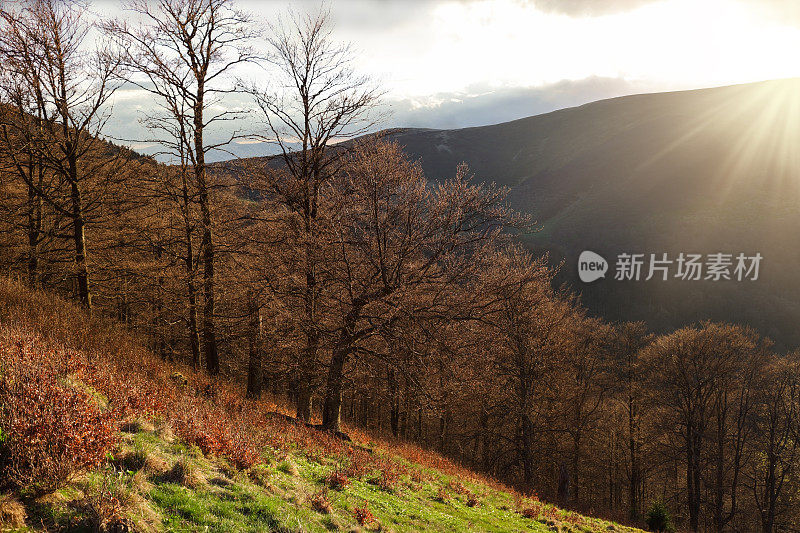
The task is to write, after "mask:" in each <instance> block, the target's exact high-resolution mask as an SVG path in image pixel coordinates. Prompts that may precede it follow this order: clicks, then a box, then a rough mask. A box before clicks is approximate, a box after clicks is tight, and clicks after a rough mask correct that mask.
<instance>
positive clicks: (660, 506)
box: [645, 501, 675, 533]
mask: <svg viewBox="0 0 800 533" xmlns="http://www.w3.org/2000/svg"><path fill="white" fill-rule="evenodd" d="M645 523H646V524H647V528H648V529H649V530H650V531H658V532H659V533H664V532H667V531H674V530H675V528H674V526H673V525H672V515H670V513H669V509H667V506H666V505H664V503H663V502H661V501H655V502H653V503H652V505H650V509H648V511H647V517H646V518H645Z"/></svg>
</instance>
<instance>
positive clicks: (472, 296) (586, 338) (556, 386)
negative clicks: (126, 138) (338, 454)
mask: <svg viewBox="0 0 800 533" xmlns="http://www.w3.org/2000/svg"><path fill="white" fill-rule="evenodd" d="M128 9H130V10H131V11H132V14H135V16H131V18H130V21H125V20H105V21H97V20H95V19H94V18H92V17H91V16H90V14H89V12H88V11H87V6H86V5H84V4H83V3H80V2H74V1H70V2H64V1H58V0H29V1H26V2H23V3H22V4H21V5H16V4H15V5H14V6H9V7H8V8H7V9H4V10H2V11H0V17H2V18H1V22H2V25H1V26H0V99H1V100H0V225H1V226H2V229H1V230H0V242H1V243H2V244H1V245H0V265H2V268H3V271H4V273H7V274H9V275H11V276H15V277H20V278H23V279H25V280H26V281H27V282H28V283H29V284H30V285H31V286H32V287H46V288H48V289H51V290H53V291H57V292H59V293H61V294H62V295H64V296H65V297H68V298H74V299H75V300H76V301H78V302H80V303H81V304H82V305H83V306H84V307H85V308H86V309H88V310H90V311H91V312H92V313H100V314H103V315H109V316H113V317H115V318H117V319H118V320H120V321H123V322H125V323H126V324H127V325H128V326H129V327H130V329H131V330H133V331H135V332H137V333H139V334H140V335H141V336H142V337H143V338H145V339H147V341H148V342H149V344H150V346H151V347H152V349H153V350H155V351H156V352H157V353H159V354H160V355H161V356H162V357H163V358H164V359H165V360H172V361H177V362H182V363H185V364H187V365H190V366H192V367H193V368H194V369H195V370H196V371H197V372H207V373H209V374H211V375H220V376H221V378H222V377H225V378H230V379H233V380H237V382H240V383H241V387H242V390H243V394H246V395H247V397H248V398H251V399H253V400H254V401H255V400H258V399H259V398H261V397H262V396H263V395H265V394H270V395H272V396H274V397H277V398H281V399H283V400H284V401H286V402H289V403H291V405H292V406H293V408H294V409H295V410H296V417H297V418H298V419H300V420H304V421H314V422H319V423H320V424H321V427H322V429H325V430H331V431H340V430H342V428H343V427H344V425H346V426H350V427H361V428H363V429H365V430H369V431H373V432H376V433H379V434H385V435H391V436H392V437H394V438H397V439H403V440H406V441H410V442H414V443H417V444H419V445H421V446H424V447H427V448H431V449H435V450H438V451H440V452H442V453H444V454H446V455H448V456H450V457H453V458H455V459H457V460H459V461H461V462H463V463H464V464H465V465H468V466H470V467H471V468H474V469H475V470H479V471H481V472H485V473H487V474H490V475H492V476H495V477H497V478H498V479H500V480H502V481H504V482H506V483H509V484H512V485H514V486H515V487H517V488H519V489H520V490H523V491H527V492H537V493H538V494H539V495H540V496H541V497H542V498H543V499H547V500H550V501H553V502H558V503H560V504H562V505H565V506H568V507H571V508H575V509H579V510H586V511H592V512H594V513H597V514H600V515H607V516H611V517H618V518H621V519H627V520H629V521H630V522H631V523H634V524H641V523H642V519H643V516H644V514H645V513H646V511H647V509H648V508H649V507H650V506H651V505H652V504H653V502H663V503H664V504H665V505H666V506H667V507H668V508H669V509H670V510H671V511H672V513H673V515H674V517H675V519H676V522H677V523H678V524H680V525H681V527H683V528H685V529H687V530H691V531H754V530H761V531H764V532H766V533H769V532H773V531H778V530H782V531H788V530H790V529H787V528H788V527H789V526H791V524H794V523H796V522H797V521H798V520H800V514H798V501H797V500H798V497H799V496H800V493H799V492H798V491H799V490H800V479H799V478H798V476H800V471H798V469H797V468H796V467H797V466H798V461H800V454H798V438H800V422H798V421H799V420H800V418H799V417H798V409H800V358H799V356H798V354H797V353H789V354H778V353H775V351H774V350H773V349H772V346H771V344H770V342H769V340H768V339H765V338H762V337H761V336H759V335H758V334H757V333H756V332H755V331H753V330H751V329H748V328H745V327H740V326H737V325H732V324H718V323H711V322H706V323H701V324H697V325H694V326H688V327H685V328H683V329H680V330H677V331H674V332H669V333H665V334H661V335H655V334H653V333H651V332H649V331H648V328H647V325H646V324H643V323H622V324H610V323H605V322H603V321H601V320H599V319H597V318H593V317H591V316H589V315H588V314H587V313H586V311H585V310H584V309H583V308H582V307H581V305H580V302H579V301H578V299H577V298H576V297H575V295H574V294H572V293H571V292H570V291H569V290H568V289H565V288H561V287H556V286H555V285H554V282H553V279H554V276H555V274H556V271H555V270H554V269H553V268H552V267H551V266H549V263H548V261H547V258H546V257H536V256H534V255H532V254H531V253H530V252H528V251H526V250H525V249H523V248H522V247H521V246H520V245H519V244H518V243H517V242H516V237H515V235H517V234H518V233H519V232H524V231H527V230H529V229H530V228H532V227H533V223H532V221H531V220H530V219H529V218H528V217H526V216H525V215H523V214H521V213H517V212H514V211H513V210H512V209H510V208H509V207H508V205H507V202H506V194H507V191H506V190H504V189H502V188H499V187H495V186H493V185H488V184H485V181H484V180H489V179H491V176H480V177H479V178H481V179H480V180H478V179H474V178H473V177H472V176H471V175H470V171H469V169H468V168H466V167H464V166H460V167H458V168H453V170H452V177H451V178H450V179H448V180H445V181H440V182H431V181H429V180H428V179H427V178H426V176H425V175H424V174H423V172H422V170H421V168H420V166H419V165H418V164H417V163H416V162H414V161H411V160H409V159H408V158H407V157H406V156H405V155H404V153H403V151H402V147H400V146H398V145H396V144H393V143H391V142H387V141H386V140H385V139H383V138H382V136H380V135H373V134H371V132H373V131H374V129H375V125H376V123H377V120H378V118H379V117H378V112H379V108H378V103H379V101H380V98H381V89H380V87H378V86H377V85H375V84H374V82H373V81H372V80H370V79H369V78H366V77H363V76H360V75H359V74H358V73H357V72H355V71H354V69H353V65H352V61H353V54H352V51H351V50H350V48H349V47H347V46H346V45H343V44H340V43H338V42H336V41H335V40H334V39H333V37H332V34H331V21H330V20H329V19H328V18H327V16H326V14H325V13H322V14H314V15H305V14H289V15H288V16H287V17H286V18H285V19H283V20H280V21H274V23H272V24H266V23H265V21H258V20H254V19H253V18H252V17H251V16H250V15H248V14H246V13H244V12H241V11H239V10H238V9H237V7H236V5H235V4H234V3H233V2H231V1H229V0H154V1H148V2H146V1H144V0H134V1H132V2H130V3H129V4H128ZM90 35H92V37H91V39H90ZM94 35H99V36H100V37H95V36H94ZM262 50H266V52H263V53H262V52H261V51H262ZM246 63H247V64H257V65H260V66H261V68H263V76H262V77H260V78H259V79H258V80H242V79H239V78H238V77H237V74H238V68H239V67H240V66H241V65H243V64H246ZM131 84H132V85H135V86H137V87H139V88H141V89H144V90H146V91H148V92H149V93H150V94H151V95H152V97H153V101H154V102H155V104H156V105H155V106H154V107H153V109H152V110H151V112H150V114H149V115H148V116H145V117H143V119H142V120H143V122H144V124H145V125H146V126H147V127H148V129H149V131H150V132H151V135H152V139H151V140H155V141H157V142H158V143H159V145H160V146H161V150H162V153H163V155H164V156H165V157H168V158H169V160H170V161H172V163H171V164H163V163H158V162H156V160H155V159H153V158H150V157H145V156H141V155H139V154H137V153H135V152H133V151H131V150H129V149H127V148H124V147H121V146H117V145H115V144H114V143H111V142H109V141H108V140H103V133H104V126H105V124H106V122H107V121H108V119H109V117H110V116H111V114H112V113H113V108H112V107H111V106H110V105H108V104H109V102H110V101H111V99H112V96H113V95H114V92H115V91H116V90H117V89H118V88H119V87H122V86H124V85H131ZM232 92H237V93H240V94H242V95H246V96H247V97H248V98H249V99H250V101H251V102H252V111H253V112H255V113H258V114H259V116H260V118H261V119H263V124H264V129H263V131H260V132H244V131H242V132H239V133H236V134H234V135H233V136H232V137H231V138H229V139H227V140H226V142H231V141H233V140H235V139H236V138H237V137H238V136H245V135H247V136H249V137H251V138H259V139H260V140H262V141H264V142H269V143H272V144H274V145H275V146H277V148H278V152H277V153H278V155H276V156H274V157H268V158H267V157H265V158H260V159H251V160H245V161H231V162H229V163H208V162H207V161H206V159H207V155H208V154H209V152H211V151H214V150H224V148H225V142H223V143H216V142H215V143H210V142H209V141H207V139H208V138H209V137H208V135H207V133H208V131H211V130H213V129H214V128H215V127H216V126H217V125H218V124H219V123H221V122H230V121H237V120H238V119H239V115H240V112H239V111H222V112H220V111H218V109H219V107H218V106H217V105H216V104H218V103H219V102H220V99H221V98H223V97H224V96H225V95H227V94H229V93H232ZM80 319H81V318H80V317H79V316H76V317H75V320H80Z"/></svg>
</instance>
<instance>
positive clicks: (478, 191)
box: [322, 142, 527, 430]
mask: <svg viewBox="0 0 800 533" xmlns="http://www.w3.org/2000/svg"><path fill="white" fill-rule="evenodd" d="M505 194H506V191H505V189H501V188H496V187H492V186H481V185H473V184H471V183H470V182H469V175H468V173H467V169H466V167H465V166H463V165H462V166H460V167H459V168H458V170H457V173H456V176H455V177H454V178H453V179H450V180H447V181H446V182H444V183H442V184H441V185H439V186H438V187H432V186H429V185H428V183H427V180H426V179H425V176H424V175H423V173H422V171H421V170H420V168H419V166H418V165H415V164H412V163H410V162H408V161H407V159H406V158H405V156H404V155H403V153H402V151H401V149H400V148H399V147H398V146H397V145H395V144H385V143H379V142H378V143H369V142H367V143H359V144H358V145H357V147H356V150H355V152H354V154H353V155H352V156H350V157H348V159H347V161H346V166H345V167H344V169H343V171H342V172H340V173H339V174H338V175H337V176H336V180H335V181H334V182H332V184H331V186H330V187H328V188H327V190H326V196H327V195H329V198H326V201H329V202H330V203H331V206H330V208H329V209H331V212H332V213H334V215H333V216H332V217H331V219H330V223H329V225H328V227H326V229H325V231H326V233H327V236H326V238H325V242H326V243H329V245H328V246H327V247H326V250H327V256H326V266H325V268H326V272H325V281H326V285H327V286H328V287H330V288H331V294H330V296H329V297H330V298H331V299H332V300H333V302H332V303H331V305H330V310H331V312H332V313H335V314H334V316H333V317H332V319H331V320H332V322H333V324H334V328H335V331H334V346H333V350H332V357H331V361H330V364H329V365H328V377H327V383H326V390H325V404H324V407H323V421H322V423H323V426H324V427H325V428H326V429H329V430H338V429H339V417H340V410H341V402H342V387H343V384H344V368H345V364H346V363H347V361H348V359H349V358H350V357H351V356H352V355H353V354H362V355H370V354H373V355H375V354H380V353H381V350H382V349H383V348H382V347H381V345H382V344H385V343H386V336H387V334H389V333H391V328H392V327H393V326H394V325H395V324H397V323H399V322H401V321H402V320H412V319H421V318H423V317H426V316H448V314H450V315H452V314H457V315H466V316H469V309H468V308H466V309H465V308H464V305H463V301H459V302H458V305H457V304H456V303H455V301H454V299H453V298H454V295H455V294H456V293H458V292H460V291H458V290H457V288H458V287H459V285H460V284H461V283H463V282H464V281H465V280H467V279H469V278H470V277H471V276H474V275H476V273H477V270H476V269H478V268H480V267H479V262H477V261H475V260H474V259H475V257H476V256H477V255H479V253H481V252H482V251H483V250H484V249H486V248H490V249H491V248H492V247H493V246H495V245H496V244H498V243H500V242H502V241H503V240H504V238H505V236H506V235H505V233H504V232H505V230H506V228H507V227H509V226H514V225H524V224H526V223H527V218H525V217H520V216H517V215H515V214H514V213H513V212H512V211H510V210H509V209H508V208H507V207H506V206H505V205H504V199H505Z"/></svg>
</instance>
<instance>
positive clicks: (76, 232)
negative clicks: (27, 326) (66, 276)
mask: <svg viewBox="0 0 800 533" xmlns="http://www.w3.org/2000/svg"><path fill="white" fill-rule="evenodd" d="M72 170H75V172H77V170H76V169H72ZM70 185H71V199H72V217H73V218H72V225H73V240H74V241H75V278H76V280H77V285H78V287H77V289H78V301H79V302H80V303H81V305H82V306H83V307H85V308H86V309H88V310H90V311H91V309H92V295H91V292H90V291H89V267H88V265H87V264H86V227H85V226H86V223H85V222H84V220H83V206H82V201H81V192H80V188H79V187H78V181H77V179H73V180H71V182H70Z"/></svg>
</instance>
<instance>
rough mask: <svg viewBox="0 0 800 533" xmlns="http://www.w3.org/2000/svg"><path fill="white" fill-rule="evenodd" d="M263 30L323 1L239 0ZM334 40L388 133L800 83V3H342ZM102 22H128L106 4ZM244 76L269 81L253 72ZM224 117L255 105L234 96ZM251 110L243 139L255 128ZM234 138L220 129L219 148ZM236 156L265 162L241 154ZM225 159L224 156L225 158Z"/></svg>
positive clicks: (140, 95) (133, 128) (134, 112)
mask: <svg viewBox="0 0 800 533" xmlns="http://www.w3.org/2000/svg"><path fill="white" fill-rule="evenodd" d="M238 4H239V5H240V6H241V7H242V8H243V9H246V10H250V11H251V12H253V13H254V14H255V16H256V19H257V20H258V21H260V22H261V23H264V24H266V23H268V22H270V21H274V20H276V17H277V16H278V15H279V14H281V13H285V12H286V9H287V7H289V6H291V8H292V9H294V10H295V11H298V12H309V11H310V12H314V11H316V10H318V9H319V7H320V6H321V5H322V4H321V3H320V2H317V1H310V0H300V1H294V2H289V3H285V2H278V1H273V2H258V1H256V0H239V2H238ZM327 6H328V8H329V9H330V10H331V14H332V17H333V20H334V21H335V24H336V30H335V33H334V37H335V38H336V39H339V40H341V41H346V42H350V43H352V45H353V47H354V49H355V50H356V52H357V61H356V66H357V68H358V70H359V71H361V72H363V73H366V74H369V75H370V76H372V77H373V78H374V79H375V80H377V81H378V82H379V83H380V85H381V86H382V87H383V88H384V89H385V90H386V92H387V95H386V98H385V102H384V106H386V107H387V108H390V109H391V110H392V114H391V115H390V119H389V121H388V122H386V123H384V124H382V126H384V127H429V128H459V127H468V126H477V125H483V124H492V123H498V122H503V121H508V120H514V119H517V118H522V117H526V116H531V115H535V114H539V113H544V112H548V111H552V110H554V109H559V108H563V107H570V106H574V105H580V104H583V103H586V102H590V101H594V100H599V99H603V98H609V97H614V96H620V95H625V94H633V93H639V92H653V91H664V90H675V89H688V88H697V87H709V86H718V85H727V84H733V83H744V82H750V81H758V80H763V79H772V78H783V77H794V76H798V75H800V62H798V61H796V59H795V56H796V51H797V50H800V1H797V0H602V1H601V0H506V1H503V0H498V1H491V2H490V1H427V2H426V1H410V2H409V1H400V0H388V1H387V0H384V1H378V0H374V1H370V0H334V1H333V2H330V3H328V4H327ZM97 10H98V11H99V12H100V13H101V14H102V15H103V16H124V12H123V11H122V10H121V9H120V3H118V2H108V1H106V2H101V3H99V4H97ZM239 74H240V75H242V76H244V77H250V78H256V79H261V80H262V81H266V80H268V77H269V73H268V72H264V71H263V70H261V69H255V68H250V69H246V70H244V71H242V72H240V73H239ZM153 105H154V103H153V101H152V99H151V97H150V96H149V95H147V94H146V93H144V92H142V91H137V90H130V89H126V90H122V91H120V92H119V94H118V96H117V98H116V101H115V108H114V118H113V120H112V121H111V123H110V124H109V130H108V133H109V134H110V135H111V136H113V137H115V138H118V139H127V140H136V141H138V142H136V143H133V146H135V147H137V148H139V149H141V150H143V151H147V152H152V151H153V150H155V148H154V147H152V146H150V147H148V145H147V143H146V142H144V141H146V140H147V138H148V135H147V132H146V131H144V130H143V129H142V128H141V127H139V126H138V125H137V120H138V119H139V118H140V117H141V116H142V114H143V113H144V112H148V111H149V110H151V109H152V108H153ZM223 105H224V106H226V107H227V108H237V109H241V108H247V107H249V106H250V105H251V104H250V103H249V102H248V101H247V100H246V99H243V98H239V97H236V98H234V97H232V98H228V99H227V100H226V101H225V102H223ZM255 116H256V114H250V115H249V117H250V119H249V121H245V122H243V123H241V124H240V127H242V128H243V129H249V130H252V131H255V130H258V129H259V127H260V125H259V124H258V123H257V121H256V120H255V119H254V117H255ZM226 135H230V131H217V132H216V134H215V138H216V139H221V138H223V137H225V136H226ZM233 150H234V152H235V153H236V154H237V155H253V154H257V153H259V152H262V153H263V152H266V151H267V150H268V148H267V147H266V146H264V145H259V144H237V145H234V146H233ZM222 157H227V156H225V155H223V154H220V155H218V156H217V158H222Z"/></svg>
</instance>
